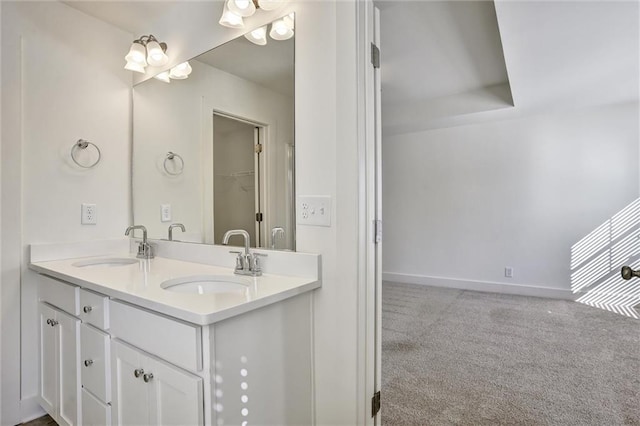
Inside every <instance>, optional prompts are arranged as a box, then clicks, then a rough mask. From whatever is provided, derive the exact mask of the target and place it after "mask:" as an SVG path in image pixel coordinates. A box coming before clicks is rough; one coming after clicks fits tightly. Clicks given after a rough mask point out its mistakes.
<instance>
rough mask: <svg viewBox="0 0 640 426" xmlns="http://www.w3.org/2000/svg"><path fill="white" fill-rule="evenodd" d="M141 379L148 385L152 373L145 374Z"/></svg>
mask: <svg viewBox="0 0 640 426" xmlns="http://www.w3.org/2000/svg"><path fill="white" fill-rule="evenodd" d="M142 378H143V379H144V381H145V383H149V382H150V381H151V379H153V373H149V374H145V375H144V376H142Z"/></svg>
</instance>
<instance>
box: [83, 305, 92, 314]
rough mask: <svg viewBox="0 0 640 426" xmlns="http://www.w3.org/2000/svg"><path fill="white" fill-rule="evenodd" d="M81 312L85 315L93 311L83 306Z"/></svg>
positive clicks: (89, 307)
mask: <svg viewBox="0 0 640 426" xmlns="http://www.w3.org/2000/svg"><path fill="white" fill-rule="evenodd" d="M82 310H83V311H84V313H85V314H88V313H89V312H91V311H92V310H93V308H92V307H91V306H85V307H84V308H82Z"/></svg>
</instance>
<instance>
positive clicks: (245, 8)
mask: <svg viewBox="0 0 640 426" xmlns="http://www.w3.org/2000/svg"><path fill="white" fill-rule="evenodd" d="M227 7H228V8H229V11H231V12H233V13H235V14H236V15H239V16H242V17H243V18H246V17H248V16H251V15H253V14H254V13H256V5H255V4H253V0H229V1H227Z"/></svg>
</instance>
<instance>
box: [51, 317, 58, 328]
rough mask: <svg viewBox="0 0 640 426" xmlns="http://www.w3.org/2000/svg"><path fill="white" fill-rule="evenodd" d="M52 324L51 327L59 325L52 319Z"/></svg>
mask: <svg viewBox="0 0 640 426" xmlns="http://www.w3.org/2000/svg"><path fill="white" fill-rule="evenodd" d="M50 324H51V327H55V326H56V325H58V321H56V320H53V319H52V320H51V323H50Z"/></svg>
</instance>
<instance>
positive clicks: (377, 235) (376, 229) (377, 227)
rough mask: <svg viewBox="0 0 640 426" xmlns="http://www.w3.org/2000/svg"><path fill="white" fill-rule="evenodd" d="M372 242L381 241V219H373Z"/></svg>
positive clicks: (377, 242)
mask: <svg viewBox="0 0 640 426" xmlns="http://www.w3.org/2000/svg"><path fill="white" fill-rule="evenodd" d="M373 235H374V237H373V242H374V243H376V244H379V243H381V242H382V221H381V220H374V221H373Z"/></svg>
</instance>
